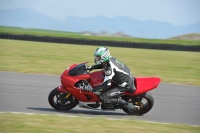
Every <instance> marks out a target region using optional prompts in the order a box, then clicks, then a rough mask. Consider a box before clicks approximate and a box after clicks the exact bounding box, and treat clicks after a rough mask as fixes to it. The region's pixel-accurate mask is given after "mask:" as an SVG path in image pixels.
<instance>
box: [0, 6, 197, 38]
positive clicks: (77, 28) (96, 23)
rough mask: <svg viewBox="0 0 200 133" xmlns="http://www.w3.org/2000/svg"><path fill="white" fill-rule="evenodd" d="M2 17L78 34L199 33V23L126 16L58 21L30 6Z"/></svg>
mask: <svg viewBox="0 0 200 133" xmlns="http://www.w3.org/2000/svg"><path fill="white" fill-rule="evenodd" d="M0 18H1V19H0V25H2V26H12V27H22V28H34V29H45V30H57V31H67V32H77V33H80V32H84V31H90V32H93V33H100V32H101V31H107V32H108V33H109V34H112V35H113V36H132V37H135V38H149V39H154V38H155V39H166V38H170V37H173V36H178V35H182V34H188V33H200V23H196V24H191V25H186V26H174V25H172V24H170V23H166V22H159V21H153V20H146V21H140V20H136V19H133V18H128V17H123V16H118V17H115V18H108V17H103V16H92V17H76V16H67V17H66V19H65V20H63V21H59V20H56V19H54V18H51V17H48V16H46V15H44V14H41V13H39V12H36V11H33V10H31V9H9V10H0ZM103 34H105V33H103Z"/></svg>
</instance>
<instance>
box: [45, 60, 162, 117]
mask: <svg viewBox="0 0 200 133" xmlns="http://www.w3.org/2000/svg"><path fill="white" fill-rule="evenodd" d="M60 79H61V84H62V85H61V86H58V87H57V88H55V89H53V90H52V91H51V92H50V94H49V97H48V101H49V104H50V105H51V106H52V107H53V108H55V109H57V110H70V109H72V108H74V107H76V106H77V105H78V106H79V107H83V108H88V109H101V110H115V109H122V110H123V111H124V112H126V113H127V114H129V115H142V114H145V113H147V112H148V111H150V110H151V108H152V107H153V104H154V99H153V97H152V95H151V94H150V93H149V92H148V91H150V90H152V89H155V88H157V87H158V84H159V83H160V78H158V77H136V78H135V80H134V83H135V87H136V90H135V92H134V93H129V92H124V93H123V94H122V95H121V96H120V97H121V98H122V99H124V100H126V101H128V102H132V103H133V105H134V106H135V107H136V108H137V109H136V110H128V109H127V108H125V107H123V108H121V107H120V106H118V105H112V106H110V105H105V104H103V103H102V102H101V101H100V98H99V96H98V95H97V94H95V93H93V92H87V91H83V88H85V87H87V89H88V88H89V89H92V88H93V87H95V86H98V85H101V84H102V82H103V80H104V71H103V70H101V71H95V72H92V73H90V71H88V70H86V63H81V64H73V65H72V66H70V67H68V68H67V69H66V70H65V71H64V72H63V74H62V75H61V77H60ZM113 84H114V83H112V85H113Z"/></svg>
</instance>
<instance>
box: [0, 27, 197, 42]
mask: <svg viewBox="0 0 200 133" xmlns="http://www.w3.org/2000/svg"><path fill="white" fill-rule="evenodd" d="M0 33H10V34H27V35H36V36H54V37H70V38H82V39H91V40H112V41H125V42H140V43H155V44H180V45H200V41H191V40H166V39H165V40H162V39H145V38H131V37H129V38H123V37H105V36H104V37H103V36H84V35H81V34H78V33H74V32H64V31H52V30H40V29H24V28H16V27H4V26H0Z"/></svg>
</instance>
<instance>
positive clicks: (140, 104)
mask: <svg viewBox="0 0 200 133" xmlns="http://www.w3.org/2000/svg"><path fill="white" fill-rule="evenodd" d="M124 100H126V101H127V102H131V103H133V105H134V106H136V107H137V110H128V109H127V108H123V111H124V112H126V113H127V114H129V115H142V114H145V113H147V112H149V111H150V110H151V108H152V107H153V104H154V99H153V96H152V95H151V94H150V93H149V92H148V93H144V94H141V95H138V96H127V97H125V98H124Z"/></svg>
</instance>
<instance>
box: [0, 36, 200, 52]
mask: <svg viewBox="0 0 200 133" xmlns="http://www.w3.org/2000/svg"><path fill="white" fill-rule="evenodd" d="M0 38H2V39H14V40H26V41H37V42H52V43H68V44H79V45H94V46H112V47H126V48H141V49H157V50H175V51H193V52H199V51H200V45H199V46H196V45H191V46H185V45H177V44H152V43H136V42H121V41H103V40H90V39H75V38H67V37H48V36H34V35H16V34H7V33H0Z"/></svg>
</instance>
